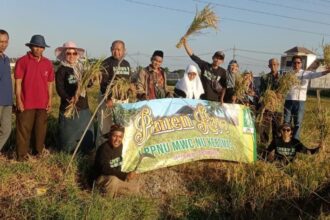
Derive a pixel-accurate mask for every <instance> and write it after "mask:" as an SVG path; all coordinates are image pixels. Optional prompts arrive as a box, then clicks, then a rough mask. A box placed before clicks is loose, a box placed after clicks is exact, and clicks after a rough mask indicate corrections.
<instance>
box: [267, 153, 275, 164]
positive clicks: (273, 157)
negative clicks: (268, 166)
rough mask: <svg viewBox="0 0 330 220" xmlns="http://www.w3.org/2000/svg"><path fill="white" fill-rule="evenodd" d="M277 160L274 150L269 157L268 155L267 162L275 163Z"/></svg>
mask: <svg viewBox="0 0 330 220" xmlns="http://www.w3.org/2000/svg"><path fill="white" fill-rule="evenodd" d="M274 160H275V150H273V151H272V152H270V153H269V154H268V155H267V161H270V162H272V161H274Z"/></svg>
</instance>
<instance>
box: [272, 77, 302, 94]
mask: <svg viewBox="0 0 330 220" xmlns="http://www.w3.org/2000/svg"><path fill="white" fill-rule="evenodd" d="M299 83H300V81H299V79H298V78H297V76H296V75H295V73H294V72H288V73H286V74H284V75H283V76H282V77H281V78H280V80H279V87H278V89H277V90H276V93H279V94H281V95H283V96H286V94H287V93H288V92H289V90H290V89H291V88H292V87H293V86H296V85H299Z"/></svg>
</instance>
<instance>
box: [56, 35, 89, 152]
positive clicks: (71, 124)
mask: <svg viewBox="0 0 330 220" xmlns="http://www.w3.org/2000/svg"><path fill="white" fill-rule="evenodd" d="M84 52H85V50H84V49H82V48H78V47H77V46H76V44H75V43H74V42H72V41H69V42H66V43H64V44H63V46H62V47H58V48H56V50H55V55H56V57H57V59H58V60H59V61H60V66H59V68H58V69H57V71H56V74H55V79H56V91H57V93H58V95H59V96H60V98H61V105H60V111H59V138H60V148H61V149H62V150H64V151H66V152H68V153H71V152H73V151H74V149H75V147H76V144H77V142H78V141H79V139H80V138H81V135H82V133H83V131H84V129H85V128H86V126H87V124H88V122H89V120H90V118H91V112H90V110H89V106H88V99H87V93H86V91H82V92H81V93H80V94H79V95H77V94H76V91H77V89H78V82H79V81H80V80H81V79H82V74H83V72H82V63H81V58H83V56H84ZM71 103H75V106H76V108H77V113H75V114H74V116H73V117H72V118H67V117H66V116H64V112H65V110H66V108H67V106H68V105H69V104H71ZM93 130H94V129H92V128H91V127H90V128H89V130H88V132H87V133H86V135H85V137H84V140H83V142H82V144H81V149H82V150H83V152H87V150H89V149H91V148H92V147H93V144H94V131H93Z"/></svg>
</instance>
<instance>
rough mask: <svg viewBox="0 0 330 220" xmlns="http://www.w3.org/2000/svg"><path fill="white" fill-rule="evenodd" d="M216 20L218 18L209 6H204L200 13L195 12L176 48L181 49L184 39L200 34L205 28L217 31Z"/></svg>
mask: <svg viewBox="0 0 330 220" xmlns="http://www.w3.org/2000/svg"><path fill="white" fill-rule="evenodd" d="M218 20H219V18H218V17H217V15H216V14H215V13H214V11H213V10H212V8H210V5H207V6H205V8H204V9H203V10H201V11H200V12H199V11H196V15H195V17H194V20H193V21H192V23H191V24H190V27H189V28H188V30H187V32H186V33H185V35H184V36H183V37H182V38H181V40H180V42H179V43H178V44H177V45H176V47H177V48H181V47H182V44H183V41H184V39H186V38H188V37H190V36H192V35H196V34H200V33H201V30H203V29H206V28H213V29H217V25H218Z"/></svg>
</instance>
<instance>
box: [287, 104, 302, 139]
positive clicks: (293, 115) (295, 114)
mask: <svg viewBox="0 0 330 220" xmlns="http://www.w3.org/2000/svg"><path fill="white" fill-rule="evenodd" d="M304 112H305V101H295V100H285V103H284V122H285V123H289V124H291V121H292V120H293V125H294V128H293V137H294V138H296V139H298V140H299V136H300V129H301V125H302V121H303V118H304Z"/></svg>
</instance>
